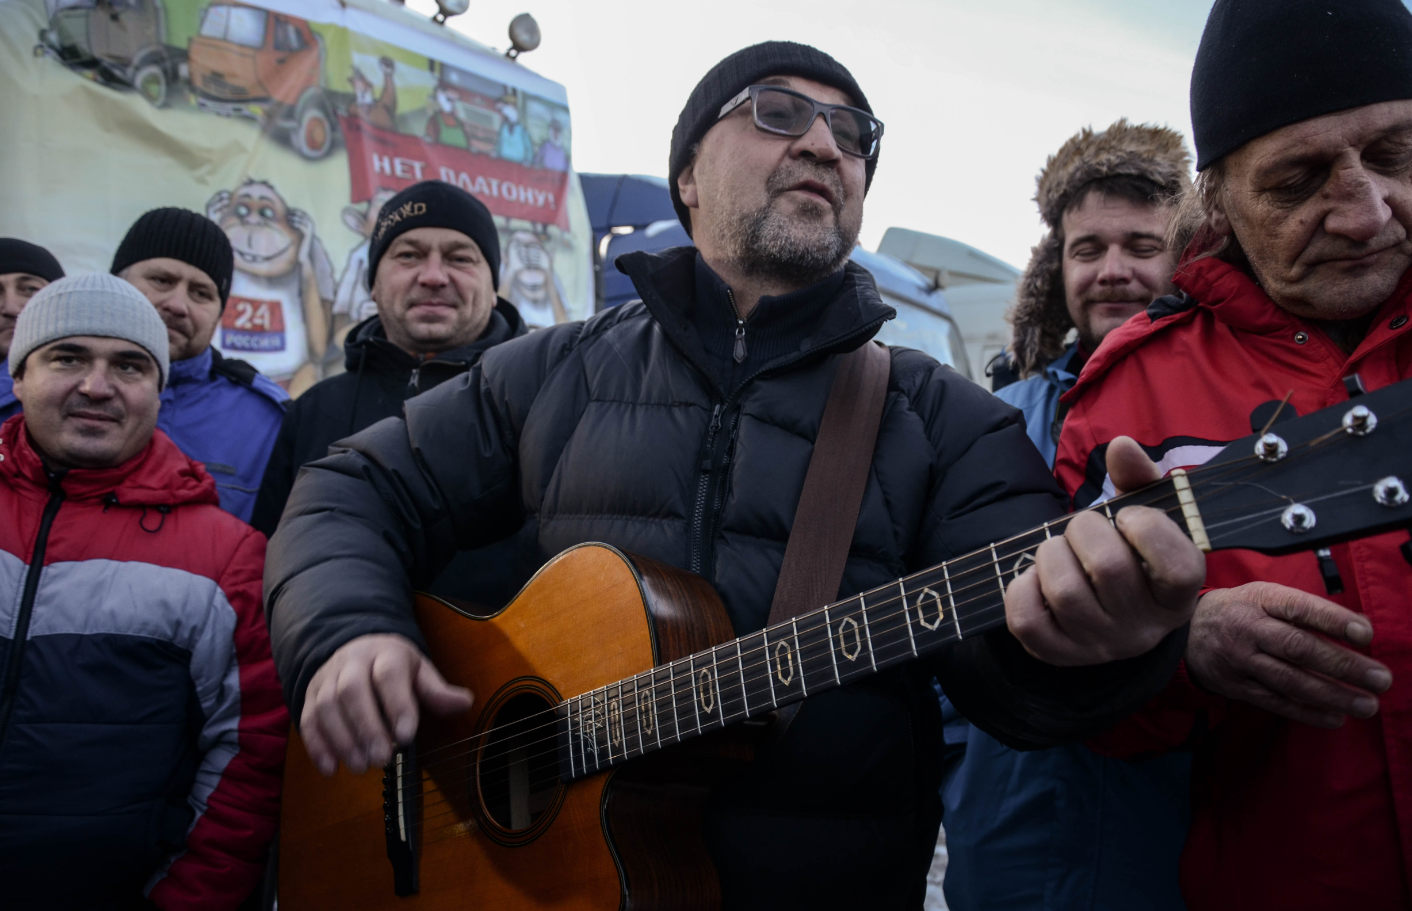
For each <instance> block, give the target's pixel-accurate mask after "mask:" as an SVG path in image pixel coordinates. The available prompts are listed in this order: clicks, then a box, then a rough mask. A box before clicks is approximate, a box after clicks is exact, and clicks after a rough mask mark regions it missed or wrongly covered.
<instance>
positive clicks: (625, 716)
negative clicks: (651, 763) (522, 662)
mask: <svg viewBox="0 0 1412 911" xmlns="http://www.w3.org/2000/svg"><path fill="white" fill-rule="evenodd" d="M1341 434H1343V431H1342V428H1335V429H1334V430H1333V431H1330V432H1329V433H1328V434H1325V435H1324V436H1322V437H1319V438H1316V439H1315V440H1311V441H1309V442H1308V443H1306V444H1302V445H1301V448H1313V447H1314V446H1316V445H1318V444H1320V443H1322V442H1323V441H1325V440H1327V439H1329V438H1330V437H1334V436H1338V435H1341ZM1252 460H1253V457H1247V458H1246V459H1241V460H1237V461H1235V462H1228V463H1221V464H1220V465H1217V466H1210V467H1211V468H1230V469H1232V470H1236V469H1238V468H1240V467H1243V464H1244V463H1246V462H1249V461H1252ZM1192 473H1195V472H1192ZM1227 473H1231V472H1229V471H1228V472H1227ZM1203 480H1205V481H1207V482H1208V484H1209V482H1211V481H1215V480H1216V478H1210V479H1203ZM1369 487H1371V485H1364V486H1361V487H1358V488H1351V489H1349V490H1346V491H1340V492H1338V493H1335V494H1330V495H1327V496H1341V495H1345V494H1349V493H1353V492H1359V491H1363V490H1367V489H1369ZM1146 489H1150V487H1149V488H1145V489H1143V490H1139V491H1134V492H1132V493H1131V494H1124V495H1121V496H1120V497H1117V498H1114V499H1112V500H1109V501H1108V503H1109V504H1116V503H1118V502H1120V501H1121V500H1125V499H1127V498H1128V497H1129V496H1132V495H1135V494H1138V493H1142V492H1144V490H1146ZM1212 495H1214V494H1212ZM1171 496H1172V494H1165V495H1163V496H1162V497H1161V498H1159V499H1158V500H1155V501H1153V503H1154V504H1155V503H1157V502H1161V501H1162V500H1166V499H1170V498H1171ZM1208 496H1209V495H1207V494H1205V491H1204V490H1203V496H1202V497H1200V499H1206V498H1207V497H1208ZM1271 502H1276V503H1286V502H1295V499H1294V498H1291V497H1280V496H1276V497H1274V498H1272V500H1271ZM1311 502H1317V501H1311ZM1248 508H1249V507H1248V506H1247V507H1246V509H1247V510H1248ZM1179 509H1180V507H1178V508H1177V509H1169V510H1167V512H1168V513H1171V512H1175V511H1178V510H1179ZM1219 514H1220V513H1219V512H1217V513H1214V514H1210V515H1211V517H1212V518H1213V519H1214V518H1215V517H1216V516H1217V515H1219ZM1066 518H1067V517H1066ZM1244 518H1245V519H1249V518H1250V514H1249V512H1248V511H1246V512H1245V514H1244ZM1264 520H1265V519H1264V518H1261V519H1258V520H1256V523H1255V524H1258V522H1259V521H1264ZM1230 521H1231V522H1238V521H1240V520H1239V519H1236V520H1230ZM1048 524H1049V523H1046V525H1048ZM1205 524H1207V527H1208V529H1210V528H1212V527H1214V526H1219V525H1221V524H1228V523H1221V522H1207V523H1205ZM1239 530H1240V529H1232V530H1228V531H1224V532H1221V533H1219V537H1226V536H1228V535H1229V534H1231V533H1234V532H1236V531H1239ZM1035 531H1036V530H1030V531H1027V532H1025V533H1022V534H1021V535H1017V536H1014V537H1012V538H1009V539H1006V540H1004V541H998V542H995V544H994V545H992V547H994V548H998V547H1000V546H1001V545H1004V544H1009V543H1012V542H1014V541H1015V540H1018V539H1019V538H1021V537H1027V536H1029V535H1032V534H1033V533H1034V532H1035ZM986 549H990V548H986ZM984 550H985V549H982V550H980V551H975V552H973V553H975V554H981V553H983V552H984ZM1027 551H1028V548H1026V549H1025V550H1024V551H1022V552H1021V554H1023V553H1025V552H1027ZM966 556H970V555H966ZM1012 556H1015V554H1009V553H1007V554H1006V556H1005V558H1000V559H995V560H991V561H988V562H987V563H986V564H985V565H980V566H976V567H972V568H970V569H968V570H964V571H961V572H960V573H958V575H957V577H956V578H962V577H964V576H966V575H969V574H971V573H975V572H987V575H988V574H989V571H993V570H994V569H995V566H996V564H997V563H999V562H1001V561H1002V560H1003V559H1008V558H1009V557H1012ZM962 559H964V556H963V557H962ZM951 562H956V561H951ZM934 569H935V567H933V568H929V569H927V570H922V571H920V572H919V573H915V574H913V575H912V576H911V577H904V578H903V580H900V581H904V582H905V581H906V579H907V578H915V577H917V576H920V575H922V574H925V573H927V572H929V571H931V570H934ZM990 581H991V580H990V579H989V578H987V579H986V580H985V582H983V583H976V584H974V585H968V586H965V587H964V588H963V589H962V591H965V590H967V589H970V588H974V587H976V586H977V585H979V584H985V585H987V586H988V585H989V584H990ZM892 584H893V583H889V584H888V585H885V586H881V587H879V588H877V589H874V590H873V591H875V592H876V591H880V590H884V589H888V588H891V587H892ZM863 594H864V597H865V598H866V595H867V593H866V592H865V593H863ZM987 597H990V596H989V595H988V596H987ZM846 600H851V599H845V603H846ZM902 600H905V596H901V595H894V596H892V597H890V598H887V599H884V600H883V601H882V602H879V603H877V604H874V605H872V606H870V607H868V609H869V610H873V609H878V608H882V607H887V606H889V605H891V604H895V603H896V602H898V601H902ZM976 600H979V599H974V598H973V599H968V600H967V601H964V602H960V603H957V604H955V606H954V609H955V611H956V612H957V615H958V616H959V615H960V609H961V608H962V607H965V606H966V605H968V604H971V603H974V601H976ZM864 603H865V604H866V601H865V602H864ZM832 606H834V605H830V607H832ZM991 609H992V610H993V606H992V608H991ZM906 610H909V608H907V607H906V606H905V605H904V609H903V611H894V612H892V613H890V614H884V615H881V616H878V617H876V618H873V617H870V618H868V621H869V624H870V625H871V624H883V623H886V622H887V621H888V620H895V619H896V618H897V617H899V616H902V614H903V612H904V611H906ZM979 612H980V611H976V612H974V613H979ZM967 613H968V615H972V616H973V615H974V614H973V613H972V612H967ZM806 616H809V615H806ZM901 628H902V626H901V625H900V624H894V626H893V628H892V630H891V631H893V632H895V631H897V630H900V629H901ZM887 632H889V631H888V630H883V631H882V633H883V634H886V633H887ZM831 639H832V636H829V637H826V638H825V639H824V640H822V641H815V642H813V643H810V644H809V645H801V646H799V649H800V662H801V666H802V664H803V662H804V661H805V660H806V656H805V655H804V652H805V650H806V649H807V648H809V647H810V645H813V646H823V645H824V644H825V643H828V647H829V648H830V649H832V643H831ZM764 641H765V640H763V639H762V644H763V643H764ZM727 644H728V643H727ZM719 647H720V646H717V647H716V648H712V649H709V650H704V651H703V653H698V654H706V653H709V655H710V660H711V662H712V668H713V669H715V668H716V667H717V665H718V663H719V661H720V660H721V659H720V658H719V657H718V656H717V655H716V651H717V649H718V648H719ZM688 657H691V656H688ZM726 661H727V663H729V658H727V659H726ZM674 663H675V662H674ZM674 663H673V664H674ZM768 663H769V661H768V657H767V658H766V660H765V661H763V662H752V663H751V665H749V666H748V669H750V670H754V669H756V668H758V667H760V666H764V665H768ZM746 669H747V668H746V667H744V666H742V667H741V670H742V674H741V681H742V682H741V687H742V694H743V696H744V692H745V691H744V687H745V686H747V685H748V684H749V683H750V682H752V681H758V680H759V679H761V678H760V677H758V676H756V677H753V678H752V677H747V676H746V675H745V673H744V671H745V670H746ZM654 670H655V669H654ZM651 673H652V672H650V671H649V672H647V674H651ZM801 673H802V671H801ZM643 676H644V675H643V674H639V675H636V676H634V677H633V678H625V679H624V680H623V681H618V682H617V685H618V686H619V689H620V697H619V698H620V699H622V701H623V703H624V705H623V707H622V709H621V710H620V714H619V717H618V720H617V723H616V724H617V727H618V729H619V731H621V732H622V734H620V735H619V737H620V739H622V738H623V736H624V735H626V739H631V737H632V736H633V735H632V734H627V727H628V725H629V723H630V722H631V720H632V718H634V717H635V719H636V723H634V724H633V725H632V726H633V728H634V732H635V733H637V734H638V739H639V747H638V749H639V751H641V750H642V749H643V744H642V739H641V732H642V729H641V720H642V716H643V712H642V700H641V689H640V688H639V687H638V684H639V683H640V682H641V678H642V677H643ZM711 679H712V683H713V684H714V685H715V686H716V689H717V693H718V694H719V682H718V680H717V679H716V678H715V677H714V676H713V677H712V678H711ZM629 680H631V681H632V683H633V685H634V692H633V694H632V696H631V697H623V696H622V695H621V690H622V686H623V685H624V684H626V683H627V682H628V681H629ZM669 682H670V683H675V680H671V681H669ZM613 685H614V684H609V685H608V686H609V687H611V686H613ZM600 689H603V690H604V692H605V696H606V693H607V691H608V688H607V687H604V688H600ZM647 689H648V691H649V692H653V693H654V694H655V691H656V684H655V683H652V684H649V686H648V687H647ZM693 689H695V684H693ZM592 692H596V690H595V691H590V693H592ZM584 695H589V694H581V695H580V696H577V697H572V698H576V699H582V698H583V696H584ZM675 696H676V689H675V687H673V689H672V691H671V692H669V693H668V694H667V695H666V696H664V697H663V696H655V695H654V696H652V697H649V699H648V702H649V704H651V706H652V707H653V709H654V710H655V709H656V708H657V706H658V705H659V704H660V703H661V702H662V701H663V700H664V699H674V698H675ZM629 699H631V701H628V700H629ZM742 701H744V699H742ZM566 702H567V701H566ZM561 704H566V703H561ZM555 711H556V710H555V709H550V710H546V711H544V712H540V713H536V714H538V715H543V714H550V713H554V712H555ZM534 717H535V715H530V716H527V717H526V718H525V719H520V721H519V722H517V723H519V724H523V723H524V722H525V721H527V720H530V719H531V718H534ZM559 720H560V719H559V718H558V717H557V715H556V717H555V719H554V721H553V722H551V724H554V725H555V726H557V724H558V722H559ZM605 721H609V723H611V720H609V719H605ZM709 723H712V724H714V723H716V722H709ZM720 723H721V724H722V725H724V724H726V723H727V720H726V719H724V717H723V718H722V721H721V722H720ZM544 726H545V725H540V726H539V727H540V728H541V729H542V728H543V727H544ZM655 727H656V725H654V729H655ZM596 728H597V725H595V729H596ZM497 730H498V729H497V728H491V729H489V730H487V731H484V732H481V734H479V735H476V736H475V737H471V738H467V739H466V740H463V741H458V742H457V743H456V744H447V745H444V746H443V747H439V748H437V749H436V750H434V751H429V752H428V755H430V754H431V753H433V752H440V751H444V750H445V749H448V748H451V747H453V746H455V745H457V744H464V743H468V742H470V741H473V740H476V739H478V738H484V737H486V736H487V735H491V734H494V733H495V732H496V731H497ZM534 730H536V728H533V727H532V728H529V729H527V730H525V731H520V732H517V733H515V734H513V735H510V736H509V737H506V738H504V740H508V739H511V738H514V737H523V736H526V735H527V734H529V733H531V732H533V731H534ZM649 736H650V735H649ZM546 739H553V740H557V739H558V736H557V734H556V735H554V736H552V737H550V738H546ZM500 742H503V740H502V741H491V742H487V743H486V744H483V745H481V746H479V747H475V748H473V749H472V750H470V751H468V752H467V753H463V754H460V755H467V754H468V753H470V752H477V751H479V750H484V749H486V748H488V747H489V746H491V745H493V744H498V743H500ZM539 742H543V741H532V742H531V743H529V744H524V745H521V746H520V747H519V748H520V749H527V748H528V747H530V746H533V745H535V744H536V743H539ZM610 749H611V747H610ZM630 750H631V746H630V745H625V746H624V751H625V752H627V751H630ZM551 752H552V753H557V752H558V749H557V747H556V748H555V749H554V750H551V751H540V752H539V753H537V754H534V755H533V756H532V757H527V759H528V758H542V757H543V756H544V755H547V754H548V753H551ZM455 758H459V757H442V758H440V759H438V760H435V761H432V762H428V763H425V764H423V768H426V769H428V770H430V768H431V767H432V766H434V765H438V764H440V763H443V762H446V761H449V760H451V759H455ZM610 761H611V752H610ZM433 789H434V790H439V789H436V788H435V786H433ZM492 796H493V795H492ZM446 800H447V802H449V798H447V799H446ZM429 806H430V807H431V808H435V806H436V804H434V803H433V804H431V805H429Z"/></svg>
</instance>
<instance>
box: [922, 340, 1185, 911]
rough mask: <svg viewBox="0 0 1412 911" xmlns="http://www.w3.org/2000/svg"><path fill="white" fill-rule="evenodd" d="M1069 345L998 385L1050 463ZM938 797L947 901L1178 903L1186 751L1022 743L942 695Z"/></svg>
mask: <svg viewBox="0 0 1412 911" xmlns="http://www.w3.org/2000/svg"><path fill="white" fill-rule="evenodd" d="M1075 351H1076V346H1075V345H1070V346H1069V348H1068V349H1067V350H1066V351H1065V352H1064V353H1063V354H1061V355H1060V356H1059V357H1058V358H1056V359H1055V360H1054V361H1052V362H1051V363H1050V364H1049V365H1048V366H1047V367H1046V368H1045V369H1044V372H1043V373H1042V374H1041V375H1039V376H1035V377H1031V378H1030V379H1027V380H1023V381H1021V382H1018V383H1012V384H1011V385H1009V386H1005V387H1003V388H1001V389H1000V390H999V391H998V392H996V396H998V397H999V398H1001V399H1003V400H1005V402H1007V403H1008V404H1011V405H1013V406H1015V407H1016V408H1019V409H1020V410H1021V411H1023V412H1024V415H1025V425H1026V430H1027V432H1028V434H1029V437H1030V439H1031V440H1032V441H1034V444H1035V446H1037V447H1038V448H1039V450H1040V452H1042V453H1044V457H1045V459H1046V461H1048V462H1049V464H1050V466H1051V467H1052V466H1053V464H1054V453H1055V448H1056V445H1057V443H1058V439H1057V433H1056V428H1055V427H1054V423H1055V422H1054V416H1055V414H1056V413H1057V409H1058V405H1059V397H1060V396H1061V395H1063V394H1064V393H1065V392H1067V391H1068V390H1069V389H1070V388H1072V387H1073V385H1074V383H1075V381H1076V380H1077V379H1078V377H1077V376H1076V375H1075V374H1073V373H1070V372H1069V369H1068V368H1069V365H1070V364H1071V363H1072V362H1073V358H1074V354H1075ZM941 712H942V717H943V719H944V721H945V737H946V743H947V756H948V760H947V764H946V771H945V777H944V778H943V782H942V789H941V799H942V804H943V805H944V807H945V815H944V816H943V818H942V824H943V825H944V826H945V828H946V848H947V853H948V855H949V861H948V864H947V868H946V882H945V884H944V886H943V889H944V891H945V893H946V902H947V905H948V906H949V907H950V908H951V909H952V911H978V909H985V911H1000V909H1004V911H1012V909H1013V911H1041V909H1042V911H1109V909H1113V911H1129V909H1142V911H1149V909H1150V911H1169V909H1170V911H1180V909H1184V908H1185V904H1184V903H1183V902H1182V897H1181V891H1180V890H1179V888H1178V885H1177V860H1178V858H1179V857H1180V855H1181V851H1182V845H1183V844H1184V843H1185V842H1186V832H1187V826H1188V820H1189V818H1190V808H1189V802H1190V796H1189V792H1190V778H1191V754H1189V753H1181V752H1178V753H1170V754H1167V755H1165V756H1160V757H1157V758H1153V759H1148V760H1145V761H1141V762H1124V761H1122V760H1117V759H1109V758H1107V757H1104V756H1099V755H1098V754H1097V753H1094V752H1093V751H1092V750H1090V749H1089V748H1088V747H1086V746H1084V745H1083V744H1071V745H1069V746H1063V747H1056V748H1054V749H1048V750H1037V751H1035V752H1028V753H1022V752H1019V751H1017V750H1012V749H1010V748H1009V747H1007V746H1005V745H1004V744H1002V743H1000V741H998V740H996V739H995V738H994V737H991V736H990V735H988V734H986V733H985V732H984V731H981V730H980V729H978V728H975V727H973V726H971V725H970V724H968V723H967V722H966V719H965V718H963V717H962V716H961V714H960V713H959V712H957V711H956V709H955V707H954V706H952V704H951V702H950V701H949V700H948V699H947V698H946V697H945V696H944V695H943V696H942V698H941Z"/></svg>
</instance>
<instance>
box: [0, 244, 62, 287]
mask: <svg viewBox="0 0 1412 911" xmlns="http://www.w3.org/2000/svg"><path fill="white" fill-rule="evenodd" d="M15 272H23V273H25V274H26V275H36V276H38V277H40V278H42V279H44V280H45V281H47V282H56V281H58V280H59V279H61V278H63V277H64V267H63V266H61V265H59V261H58V260H57V259H55V258H54V254H53V253H50V252H49V251H48V250H46V249H44V248H43V247H41V246H39V245H38V244H32V243H30V242H29V241H27V240H19V239H17V238H14V237H0V275H10V274H12V273H15Z"/></svg>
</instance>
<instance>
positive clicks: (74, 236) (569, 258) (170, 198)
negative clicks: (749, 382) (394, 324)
mask: <svg viewBox="0 0 1412 911" xmlns="http://www.w3.org/2000/svg"><path fill="white" fill-rule="evenodd" d="M0 86H3V90H0V123H3V124H4V127H3V129H4V131H5V134H6V135H5V138H4V143H3V152H0V236H11V237H20V238H24V239H26V240H30V241H33V242H35V243H38V244H42V245H43V246H46V247H48V248H49V249H50V250H52V251H53V252H54V253H55V255H57V256H58V257H59V259H60V261H61V262H62V263H63V265H64V267H65V269H66V270H67V271H68V272H70V273H73V272H80V271H95V270H103V271H106V270H107V267H108V265H109V263H110V262H111V259H112V255H113V251H114V250H115V249H116V247H117V244H118V242H119V241H120V240H121V239H122V236H123V233H124V232H125V231H126V230H127V227H128V226H129V225H130V224H131V223H132V221H133V220H134V219H136V218H137V216H138V215H140V214H142V213H143V212H145V211H147V210H148V209H152V208H156V207H158V206H165V205H175V206H182V207H185V208H188V209H193V210H195V211H198V212H204V213H206V214H207V215H208V216H209V217H211V218H212V219H214V220H215V221H216V222H218V223H219V224H220V225H221V226H222V227H223V228H224V229H225V231H226V234H227V236H229V238H230V240H231V244H232V246H233V247H234V249H235V254H236V261H235V267H236V274H235V279H234V282H233V284H232V291H231V297H230V302H229V304H228V306H227V307H226V309H225V312H224V314H223V315H222V322H221V325H220V327H219V328H218V329H217V331H216V337H215V345H216V346H217V347H218V348H220V349H221V351H222V352H223V353H225V354H227V355H229V356H232V357H238V358H241V359H243V360H247V361H249V362H250V363H252V364H254V365H255V366H256V367H258V368H259V369H260V370H261V371H263V372H264V373H266V374H267V375H269V376H271V377H272V378H275V379H276V380H278V381H279V382H281V383H283V384H285V385H286V386H287V387H288V388H289V389H290V390H291V391H292V392H294V393H295V394H297V393H299V392H301V391H303V390H304V389H306V388H308V386H309V385H311V384H312V383H314V382H316V381H317V380H318V379H319V378H321V377H323V376H327V375H331V374H332V373H335V372H337V371H338V370H340V369H342V363H343V354H342V350H341V346H342V340H343V337H344V335H346V333H347V331H348V329H349V328H350V327H351V326H353V325H354V324H356V323H357V322H359V321H361V320H362V319H364V318H365V317H367V316H369V315H371V314H372V313H374V312H375V306H374V304H373V302H372V299H371V298H370V296H369V294H368V289H367V284H366V279H367V249H368V243H367V237H368V234H369V233H370V231H371V228H372V226H373V224H375V222H376V220H377V217H378V212H379V210H380V209H381V207H382V205H383V203H385V202H386V200H387V199H388V198H389V197H391V195H392V194H394V193H396V192H397V191H398V190H400V189H402V188H403V187H406V186H409V185H411V184H412V183H415V182H416V181H419V180H427V179H434V180H444V181H447V182H449V183H454V184H456V185H457V186H460V187H462V188H464V189H466V190H467V191H469V192H471V193H473V194H475V195H476V196H477V197H478V198H479V199H480V200H481V201H482V202H484V203H485V204H486V206H487V207H488V208H489V209H490V211H491V213H492V214H493V215H494V216H495V219H496V223H497V225H498V226H499V228H500V242H501V262H502V269H501V275H500V293H501V296H503V297H505V298H507V299H508V300H510V301H511V302H513V303H514V304H515V305H516V306H517V307H518V308H519V309H520V312H521V314H522V315H523V316H524V318H525V321H526V322H527V323H529V325H531V326H535V327H540V326H547V325H551V324H553V323H556V322H563V321H566V320H570V319H582V318H584V317H586V316H587V315H589V313H590V312H591V309H592V305H593V304H592V302H593V272H592V251H591V249H590V244H591V242H592V235H591V232H590V228H589V224H588V216H587V212H586V210H585V209H584V205H583V197H582V192H581V191H580V189H579V183H578V180H577V178H576V177H575V176H574V174H573V172H572V161H573V159H572V152H571V136H572V123H571V121H570V118H569V109H568V104H567V98H566V95H565V92H564V89H563V87H562V86H560V85H558V84H557V83H554V82H551V81H549V80H547V79H543V78H542V77H540V76H538V75H536V74H535V73H533V72H532V71H530V70H527V69H525V68H524V67H523V66H521V65H519V64H517V63H515V62H513V61H510V60H507V59H505V58H504V57H503V56H501V55H500V54H498V53H496V52H494V51H492V50H491V49H489V48H485V47H482V46H479V45H477V44H475V43H474V42H472V41H470V40H469V39H466V38H465V37H464V36H461V35H458V34H455V33H453V32H450V31H449V30H447V29H446V28H444V27H442V26H438V25H434V24H432V23H430V22H427V21H426V20H424V19H423V18H421V17H419V16H416V15H415V14H413V13H411V12H408V11H407V10H405V9H402V8H398V7H395V6H393V5H391V4H388V3H385V2H381V0H261V2H258V3H244V2H233V0H0Z"/></svg>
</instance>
